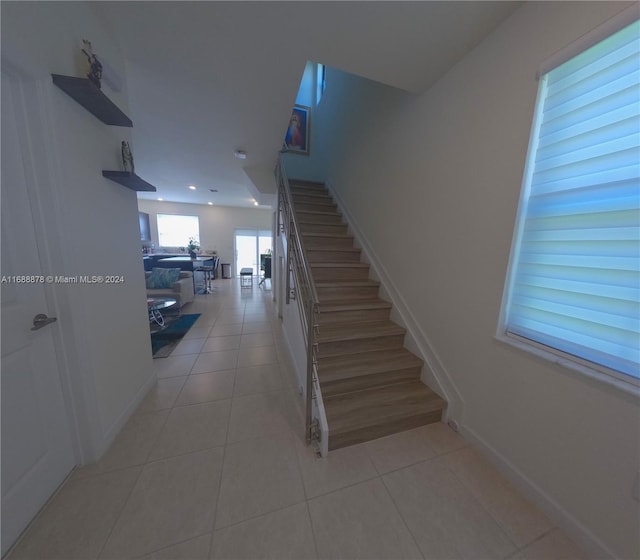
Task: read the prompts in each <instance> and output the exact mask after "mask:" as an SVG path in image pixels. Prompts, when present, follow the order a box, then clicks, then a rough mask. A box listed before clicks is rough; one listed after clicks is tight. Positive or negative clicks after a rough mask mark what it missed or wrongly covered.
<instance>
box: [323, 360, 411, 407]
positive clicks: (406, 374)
mask: <svg viewBox="0 0 640 560" xmlns="http://www.w3.org/2000/svg"><path fill="white" fill-rule="evenodd" d="M318 370H319V371H318V376H319V378H320V387H321V390H322V397H323V398H328V397H331V396H333V395H341V394H344V393H351V392H353V391H362V390H364V389H372V388H374V387H385V386H387V385H393V384H396V383H404V382H406V381H415V380H417V379H420V368H419V367H413V368H407V369H403V370H393V371H385V372H382V373H374V374H372V375H358V376H354V377H347V378H345V379H339V380H336V381H329V382H324V381H322V360H320V365H319V367H318Z"/></svg>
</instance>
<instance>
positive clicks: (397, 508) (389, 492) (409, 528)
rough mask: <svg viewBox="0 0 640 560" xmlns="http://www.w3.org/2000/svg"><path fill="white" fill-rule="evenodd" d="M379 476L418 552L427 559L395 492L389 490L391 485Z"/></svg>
mask: <svg viewBox="0 0 640 560" xmlns="http://www.w3.org/2000/svg"><path fill="white" fill-rule="evenodd" d="M379 478H380V482H382V486H383V488H384V490H385V492H386V493H387V496H389V499H390V500H391V503H392V504H393V507H394V508H395V510H396V513H397V514H398V516H399V517H400V519H401V520H402V523H403V524H404V526H405V528H406V529H407V531H408V532H409V534H410V535H411V540H412V541H413V544H415V546H416V549H417V550H418V552H419V553H420V555H421V556H422V558H423V559H425V558H426V557H425V555H424V552H423V551H422V547H421V546H420V545H419V544H418V541H417V540H416V536H415V535H414V534H413V531H412V530H411V527H409V524H408V523H407V520H406V519H405V518H404V515H402V511H400V508H399V507H398V504H397V503H396V500H395V498H394V497H393V494H392V493H391V490H389V487H388V486H387V483H386V482H385V480H384V477H383V476H380V477H379Z"/></svg>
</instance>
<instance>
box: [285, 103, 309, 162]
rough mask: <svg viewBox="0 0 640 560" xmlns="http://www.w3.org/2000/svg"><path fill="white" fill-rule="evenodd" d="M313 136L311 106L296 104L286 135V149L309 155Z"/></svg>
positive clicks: (290, 151)
mask: <svg viewBox="0 0 640 560" xmlns="http://www.w3.org/2000/svg"><path fill="white" fill-rule="evenodd" d="M310 138H311V107H305V106H304V105H298V104H296V105H294V106H293V110H292V111H291V117H290V119H289V126H288V127H287V132H286V133H285V137H284V151H285V152H287V153H290V154H298V155H302V156H308V155H309V153H310V152H309V147H310V146H309V143H310Z"/></svg>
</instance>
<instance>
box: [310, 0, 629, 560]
mask: <svg viewBox="0 0 640 560" xmlns="http://www.w3.org/2000/svg"><path fill="white" fill-rule="evenodd" d="M625 7H626V4H621V3H614V2H604V3H601V2H596V3H590V2H587V3H570V2H549V3H547V2H541V3H527V4H525V5H524V6H523V7H522V8H520V9H519V10H518V11H517V12H515V13H514V15H513V16H512V17H511V18H510V19H508V20H507V21H506V22H505V23H504V24H503V25H502V26H501V27H500V28H498V29H497V30H496V31H495V32H494V33H492V34H491V35H490V36H489V37H488V38H487V39H486V40H485V41H484V42H482V43H481V44H480V45H479V46H478V47H477V48H476V49H475V50H474V51H472V52H471V53H470V54H469V55H467V56H466V57H465V58H464V59H463V60H462V61H461V62H460V63H459V64H458V65H457V66H456V67H454V68H453V69H452V70H451V71H450V72H449V73H448V74H447V75H446V76H445V77H444V78H443V79H442V80H440V81H439V82H438V83H437V84H436V85H435V86H434V87H433V88H431V89H430V90H429V91H427V92H426V93H424V94H422V95H418V96H410V95H408V94H405V93H403V92H400V91H398V90H393V89H392V88H389V87H386V86H381V85H378V84H375V83H373V82H370V81H367V80H363V79H360V78H357V77H354V76H349V75H347V74H344V73H342V72H338V71H335V70H333V71H331V70H330V71H329V73H328V76H327V90H326V92H325V95H324V97H323V100H322V103H321V104H320V106H319V107H318V109H317V111H316V118H315V127H316V132H319V133H321V135H322V136H321V138H317V139H316V140H315V141H314V145H313V148H314V153H313V154H312V157H311V158H312V159H314V158H315V159H316V161H313V162H312V166H311V171H310V178H315V174H316V169H317V167H318V165H319V164H320V163H321V164H322V167H323V168H324V169H325V173H326V177H325V178H326V179H328V180H329V181H330V182H331V184H332V185H333V187H334V188H335V189H336V192H337V194H338V195H339V197H340V198H341V199H342V200H343V202H344V203H345V205H346V207H347V208H348V210H349V212H350V214H351V215H352V216H353V217H354V220H355V222H356V225H357V226H358V228H359V229H360V230H361V231H362V233H363V234H364V235H365V236H366V239H367V241H368V242H369V244H370V245H371V246H372V247H373V248H374V250H375V253H376V255H375V256H376V257H377V259H378V260H379V261H380V262H381V263H382V264H383V266H384V267H385V269H386V271H387V272H388V273H389V275H390V277H391V279H392V281H393V283H394V284H395V285H396V286H397V288H398V289H399V292H400V293H401V294H402V295H403V297H404V298H405V300H406V301H409V302H411V307H412V312H413V314H414V318H415V320H416V322H417V324H418V325H419V326H420V329H421V330H422V331H424V332H425V333H426V335H427V337H428V339H429V341H430V343H431V345H432V347H433V348H434V349H435V351H436V353H437V354H438V356H439V357H440V359H441V361H442V363H443V365H444V367H445V369H446V370H447V372H448V374H449V375H450V376H451V378H452V380H453V381H454V382H455V384H456V386H457V387H458V389H459V390H460V392H461V394H462V397H463V399H464V401H465V402H466V407H465V409H464V415H463V417H462V418H461V420H462V424H463V427H464V430H465V433H466V435H467V436H468V437H470V438H472V439H473V440H474V441H475V442H476V443H478V444H479V445H481V446H482V447H484V449H485V450H486V451H488V452H490V453H493V458H494V459H496V460H497V461H499V462H500V464H501V465H502V466H503V467H504V468H511V471H510V473H511V475H512V476H513V477H514V478H516V479H519V481H520V483H521V484H522V485H523V486H524V487H526V488H527V489H528V490H529V491H531V492H533V494H534V495H535V496H536V498H537V499H538V500H539V501H540V502H541V503H544V504H545V507H546V508H547V511H549V512H550V513H551V514H552V515H554V516H556V517H557V518H558V519H560V520H561V522H562V523H563V524H564V526H565V528H567V529H568V530H569V531H570V533H571V534H572V535H573V536H574V537H575V538H577V539H579V540H581V542H582V544H583V545H585V546H587V547H589V549H590V551H591V553H592V554H594V555H599V556H602V555H603V554H607V555H612V556H614V555H615V556H617V557H621V558H638V557H640V544H639V542H638V525H637V523H638V519H639V516H640V510H639V505H640V504H638V502H637V501H635V500H634V499H633V498H632V495H631V493H632V487H633V484H634V477H635V475H636V473H637V469H638V458H639V456H640V449H639V441H640V437H639V436H640V433H639V431H640V429H639V422H638V420H639V409H638V402H637V399H635V398H632V397H631V396H629V395H628V394H624V393H621V392H619V391H618V390H616V389H611V388H608V387H607V386H604V385H601V384H599V383H597V382H594V381H591V380H589V379H587V378H585V377H583V376H581V375H579V374H577V373H574V372H572V371H570V370H567V369H564V368H563V367H561V366H558V365H553V364H551V363H548V362H546V361H542V360H541V359H538V358H535V357H532V356H531V355H529V354H526V353H523V352H521V351H519V350H516V349H514V348H511V347H507V346H504V345H502V344H501V343H498V342H496V341H495V339H494V335H495V333H496V326H497V322H498V316H499V311H500V303H501V297H502V289H503V284H504V278H505V272H506V269H507V264H508V257H509V249H510V244H511V237H512V232H513V226H514V220H515V216H516V210H517V205H518V198H519V194H520V186H521V180H522V174H523V166H524V161H525V156H526V152H527V144H528V140H529V130H530V125H531V119H532V115H533V109H534V103H535V97H536V92H537V82H536V80H535V75H536V70H537V67H538V64H539V63H540V62H541V61H543V60H544V59H545V58H547V57H548V56H550V55H551V54H553V53H554V52H555V51H557V50H559V49H561V48H562V47H564V46H565V45H566V44H568V43H570V42H571V41H573V40H575V39H577V38H578V37H580V36H581V35H582V34H584V33H586V32H588V31H589V30H590V29H592V28H594V27H596V26H597V25H599V24H600V23H602V22H603V21H605V20H606V19H608V18H609V17H611V16H613V15H614V14H616V13H617V12H619V11H621V10H622V9H623V8H625ZM319 121H322V124H320V125H319V124H318V123H319ZM319 145H320V146H319ZM317 160H321V161H320V162H319V161H317Z"/></svg>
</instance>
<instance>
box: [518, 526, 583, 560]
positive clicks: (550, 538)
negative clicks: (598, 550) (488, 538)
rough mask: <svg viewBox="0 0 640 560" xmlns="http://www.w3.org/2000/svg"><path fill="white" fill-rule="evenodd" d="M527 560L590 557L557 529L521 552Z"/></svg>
mask: <svg viewBox="0 0 640 560" xmlns="http://www.w3.org/2000/svg"><path fill="white" fill-rule="evenodd" d="M520 554H522V556H523V557H524V558H525V559H526V560H587V559H588V556H587V555H586V554H585V553H584V552H583V551H582V550H581V549H580V548H579V547H578V546H577V545H576V544H575V543H574V542H573V541H572V540H571V539H570V538H569V537H567V536H566V535H565V534H564V533H562V531H560V530H559V529H556V530H555V531H552V532H551V533H549V534H548V535H545V536H544V537H542V538H541V539H540V540H537V541H536V542H534V543H532V544H530V545H529V546H528V547H526V548H524V549H523V550H521V551H520Z"/></svg>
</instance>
